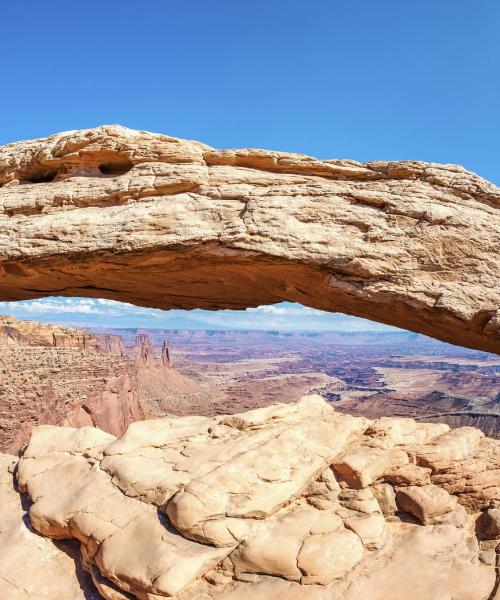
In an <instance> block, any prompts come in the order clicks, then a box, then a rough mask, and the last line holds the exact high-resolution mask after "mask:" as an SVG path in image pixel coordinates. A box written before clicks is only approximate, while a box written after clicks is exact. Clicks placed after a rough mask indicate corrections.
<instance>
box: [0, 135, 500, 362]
mask: <svg viewBox="0 0 500 600" xmlns="http://www.w3.org/2000/svg"><path fill="white" fill-rule="evenodd" d="M499 204H500V191H499V189H498V188H497V187H496V186H494V185H493V184H491V183H489V182H487V181H485V180H484V179H481V178H480V177H478V176H477V175H474V174H473V173H470V172H469V171H466V170H465V169H463V168H462V167H458V166H455V165H436V164H428V163H423V162H416V161H400V162H383V161H376V162H371V163H366V164H361V163H357V162H355V161H351V160H339V159H333V160H318V159H314V158H311V157H308V156H304V155H300V154H290V153H283V152H273V151H266V150H254V149H250V150H245V149H243V150H215V149H213V148H210V147H209V146H206V145H204V144H201V143H198V142H190V141H186V140H179V139H176V138H172V137H169V136H166V135H159V134H153V133H149V132H145V131H133V130H130V129H126V128H124V127H120V126H102V127H98V128H96V129H90V130H83V131H69V132H64V133H59V134H56V135H54V136H51V137H49V138H46V139H40V140H32V141H26V142H18V143H14V144H8V145H6V146H3V147H2V148H0V220H1V223H2V227H0V266H1V268H2V296H1V297H0V299H8V300H17V299H26V298H33V297H39V296H47V295H50V294H55V293H59V290H61V289H64V290H65V294H68V295H82V294H87V295H88V294H94V295H96V296H99V297H107V298H110V299H115V300H123V301H126V302H133V303H136V304H142V305H146V306H156V307H158V308H165V309H168V308H245V307H248V306H257V305H260V304H269V303H272V302H279V301H283V300H287V301H296V302H301V303H303V304H306V305H310V306H313V307H316V308H319V309H323V310H330V311H340V312H345V313H349V314H355V315H358V316H362V317H367V318H371V319H375V320H378V321H382V322H385V323H389V324H391V325H396V326H399V327H403V328H405V329H411V330H413V331H418V332H422V333H425V334H427V335H432V336H434V337H437V338H440V339H442V340H445V341H451V342H454V343H457V344H461V345H464V346H470V347H475V348H479V349H483V350H488V351H493V352H498V351H499V348H500V335H499V331H500V317H499V312H498V311H499V306H500V297H499V287H498V281H499V279H500V264H499V261H498V260H497V256H498V247H499V245H500V225H499V219H500V217H499V209H498V207H499ZM255 281H259V285H258V286H256V285H255Z"/></svg>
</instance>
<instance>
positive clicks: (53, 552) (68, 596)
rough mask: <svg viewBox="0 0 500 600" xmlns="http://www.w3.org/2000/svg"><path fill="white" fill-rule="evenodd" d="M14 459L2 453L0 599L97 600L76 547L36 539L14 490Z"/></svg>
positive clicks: (39, 537) (0, 484)
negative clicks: (80, 566)
mask: <svg viewBox="0 0 500 600" xmlns="http://www.w3.org/2000/svg"><path fill="white" fill-rule="evenodd" d="M16 462H17V461H16V459H15V457H14V456H11V455H8V454H1V453H0V598H2V599H4V600H98V596H97V594H95V593H93V592H92V590H91V583H90V581H87V580H86V579H87V578H85V577H82V574H81V573H79V567H78V564H77V562H76V560H75V559H76V556H77V552H76V551H75V548H74V547H73V546H69V545H65V546H63V547H58V546H57V545H56V544H54V543H53V542H52V541H51V540H49V539H46V538H43V537H41V536H40V535H37V534H36V533H35V532H33V530H32V529H31V527H30V524H29V521H28V520H27V519H26V515H25V510H24V509H23V506H22V503H21V497H20V496H19V494H18V493H17V491H16V490H15V488H14V479H13V474H12V473H13V470H14V467H15V465H16Z"/></svg>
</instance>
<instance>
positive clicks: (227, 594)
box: [0, 396, 500, 600]
mask: <svg viewBox="0 0 500 600" xmlns="http://www.w3.org/2000/svg"><path fill="white" fill-rule="evenodd" d="M11 471H12V468H11ZM17 481H18V484H19V488H20V490H21V492H25V493H26V494H27V495H28V498H29V500H30V502H31V506H30V509H29V519H30V522H31V525H32V527H33V528H34V530H35V531H37V532H39V533H40V534H41V535H42V536H44V537H45V538H52V539H65V538H71V539H75V540H78V541H79V543H80V545H81V562H82V564H83V565H84V567H85V569H86V570H87V571H88V572H89V573H91V576H92V578H93V580H94V583H95V586H96V589H97V590H98V592H99V594H100V595H101V597H103V598H105V599H107V600H126V599H128V600H130V599H132V598H138V599H140V600H160V599H162V598H166V597H172V598H176V599H178V600H191V599H193V600H194V599H195V598H196V599H202V600H211V599H214V600H215V599H220V600H222V599H224V600H233V599H234V600H248V599H250V598H251V599H252V600H264V599H265V600H273V599H274V600H278V599H281V598H287V599H289V598H290V599H297V600H298V599H301V600H303V599H311V600H335V599H340V598H342V599H346V600H361V599H363V600H366V598H370V599H375V600H377V599H380V600H382V599H384V600H396V599H398V600H399V599H401V598H405V599H408V600H417V599H419V600H420V599H421V598H436V599H437V598H439V599H441V598H443V599H444V598H453V599H454V600H487V599H490V600H491V599H492V598H496V596H495V594H496V593H497V590H498V584H499V581H500V580H499V577H498V567H497V566H496V565H497V564H498V557H499V550H500V548H499V544H500V520H499V509H500V442H498V441H495V440H491V439H488V438H485V437H484V436H483V435H482V434H481V433H480V432H478V431H477V430H474V429H472V428H467V427H465V428H459V429H456V430H450V429H449V427H448V426H447V425H443V424H422V423H417V422H415V421H413V420H412V419H400V418H387V417H386V418H380V419H377V420H375V421H369V420H367V419H365V418H362V417H353V416H348V415H343V414H340V413H337V412H335V411H334V410H333V409H332V408H331V406H329V405H328V404H326V403H325V402H324V401H323V400H322V399H321V398H319V397H318V396H308V397H305V398H303V399H302V400H301V401H300V402H298V403H296V404H288V405H273V406H270V407H266V408H261V409H257V410H253V411H250V412H247V413H241V414H236V415H230V416H218V417H214V418H207V417H181V418H165V419H157V420H149V421H143V422H137V423H133V424H132V425H130V426H129V428H128V429H127V431H126V432H125V433H124V434H123V435H121V436H120V437H119V438H115V437H114V436H112V435H110V434H108V433H105V432H103V431H100V430H99V429H96V428H81V429H72V428H61V427H54V426H41V427H38V428H36V429H35V430H34V431H33V433H32V435H31V439H30V441H29V444H28V445H27V447H26V448H25V450H24V451H23V453H22V456H21V458H20V460H19V464H18V467H17ZM17 520H18V517H16V516H14V517H12V522H14V523H15V522H17ZM2 535H3V536H5V535H6V534H5V533H3V532H0V541H2V538H1V536H2ZM4 539H5V537H4ZM3 546H4V544H3V543H2V544H0V547H3ZM1 564H2V557H1V555H0V565H1ZM37 565H38V566H37ZM0 568H1V567H0ZM31 568H32V569H35V570H36V569H37V568H40V569H41V568H42V567H40V562H37V561H36V560H35V562H34V564H33V565H32V566H31ZM22 569H23V566H22V565H20V564H19V565H11V566H10V570H9V578H10V581H12V582H14V584H15V585H18V583H17V582H18V581H19V580H20V578H21V579H22V577H23V574H22ZM19 571H21V573H20V572H19ZM0 581H3V580H0ZM1 585H4V586H5V585H7V584H5V583H0V591H1ZM19 585H20V584H19ZM4 589H10V588H4ZM68 589H70V588H68ZM38 597H39V596H36V595H33V594H31V593H30V592H28V593H26V595H25V596H23V598H26V599H31V598H38ZM67 597H68V598H73V597H74V598H79V596H77V595H75V596H71V595H68V596H67ZM54 598H55V599H56V600H57V599H58V596H57V595H54Z"/></svg>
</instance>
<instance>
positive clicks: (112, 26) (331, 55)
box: [0, 0, 500, 326]
mask: <svg viewBox="0 0 500 600" xmlns="http://www.w3.org/2000/svg"><path fill="white" fill-rule="evenodd" d="M1 14H2V24H3V27H2V34H1V36H0V64H1V66H2V84H1V86H2V87H1V92H2V93H1V94H0V144H3V143H7V142H11V141H15V140H18V139H26V138H33V137H40V136H45V135H48V134H50V133H53V132H55V131H60V130H65V129H78V128H85V127H93V126H96V125H100V124H103V123H121V124H123V125H126V126H129V127H135V128H141V129H149V130H152V131H159V132H163V133H168V134H170V135H175V136H179V137H186V138H194V139H199V140H202V141H204V142H206V143H208V144H211V145H213V146H216V147H246V146H250V147H265V148H273V149H278V150H288V151H296V152H304V153H307V154H312V155H316V156H319V157H323V158H327V157H344V158H352V159H356V160H361V161H364V160H372V159H419V160H426V161H435V162H451V163H459V164H463V165H464V166H465V167H467V168H469V169H472V170H474V171H476V172H477V173H479V174H480V175H482V176H484V177H486V178H487V179H490V180H491V181H493V182H495V183H497V184H500V154H499V152H498V140H499V139H500V110H499V109H500V68H499V67H500V64H499V63H500V36H499V35H498V27H499V23H500V3H499V2H498V0H478V1H476V2H471V1H470V0H440V1H439V2H436V1H435V0H433V1H432V2H431V1H430V0H421V1H420V2H418V3H416V2H401V0H397V1H396V0H378V1H377V2H373V1H365V2H361V3H359V2H358V3H352V2H347V1H345V0H344V1H343V2H340V1H338V0H307V1H306V0H301V1H298V0H286V1H285V0H254V1H253V2H235V1H230V0H210V1H207V0H190V1H189V2H178V1H177V2H173V1H168V0H154V1H152V0H142V1H141V2H140V3H138V2H137V1H131V0H120V1H118V0H107V1H106V2H102V1H100V2H98V1H97V0H86V2H84V3H81V2H78V3H77V2H67V1H66V2H63V1H61V0H49V1H48V2H39V1H35V0H24V1H23V2H4V3H3V4H2V11H1ZM75 306H79V305H78V304H77V303H76V304H75ZM285 308H287V307H285ZM288 308H290V307H288ZM0 310H1V311H2V312H3V311H4V307H0ZM28 312H29V311H28ZM261 312H262V314H263V315H264V312H263V311H261ZM47 314H50V311H48V312H47ZM304 314H305V313H304ZM191 316H192V315H191ZM202 316H203V315H202ZM268 316H269V315H268ZM275 316H276V317H277V316H278V315H275ZM282 316H283V315H282ZM289 316H290V319H292V320H295V321H298V320H299V319H297V315H289ZM131 317H132V313H131ZM211 318H213V316H212V317H211ZM240 318H243V317H241V314H240ZM245 318H246V317H245ZM315 318H318V319H319V318H322V317H320V316H319V315H315ZM324 318H325V319H326V320H328V319H331V317H324ZM325 322H326V321H325ZM328 326H329V325H328Z"/></svg>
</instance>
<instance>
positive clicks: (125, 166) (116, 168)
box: [99, 160, 134, 177]
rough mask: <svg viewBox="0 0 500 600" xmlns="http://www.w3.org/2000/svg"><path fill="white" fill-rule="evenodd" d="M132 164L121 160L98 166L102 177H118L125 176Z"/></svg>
mask: <svg viewBox="0 0 500 600" xmlns="http://www.w3.org/2000/svg"><path fill="white" fill-rule="evenodd" d="M133 166H134V165H133V163H132V161H130V160H121V161H117V162H110V163H103V164H102V165H99V171H100V172H101V173H102V174H103V175H111V176H113V177H117V176H118V175H125V173H128V172H129V171H130V169H131V168H132V167H133Z"/></svg>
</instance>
